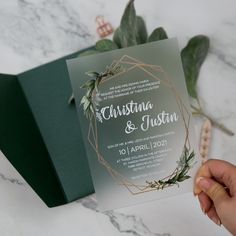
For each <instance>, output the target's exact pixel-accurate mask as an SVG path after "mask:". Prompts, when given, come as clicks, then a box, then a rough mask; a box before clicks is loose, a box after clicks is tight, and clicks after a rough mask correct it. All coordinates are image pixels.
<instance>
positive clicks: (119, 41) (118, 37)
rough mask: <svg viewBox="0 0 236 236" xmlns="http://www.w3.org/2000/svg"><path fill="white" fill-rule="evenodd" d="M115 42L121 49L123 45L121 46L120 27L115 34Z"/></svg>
mask: <svg viewBox="0 0 236 236" xmlns="http://www.w3.org/2000/svg"><path fill="white" fill-rule="evenodd" d="M113 41H114V43H115V44H116V45H117V46H118V48H121V47H122V44H121V30H120V27H118V28H117V29H116V30H115V32H114V34H113Z"/></svg>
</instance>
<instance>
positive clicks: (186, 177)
mask: <svg viewBox="0 0 236 236" xmlns="http://www.w3.org/2000/svg"><path fill="white" fill-rule="evenodd" d="M190 178H191V176H189V175H185V176H183V177H181V178H179V179H178V181H179V182H183V181H184V180H186V179H190Z"/></svg>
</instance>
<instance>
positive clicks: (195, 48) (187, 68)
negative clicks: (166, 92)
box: [69, 0, 234, 136]
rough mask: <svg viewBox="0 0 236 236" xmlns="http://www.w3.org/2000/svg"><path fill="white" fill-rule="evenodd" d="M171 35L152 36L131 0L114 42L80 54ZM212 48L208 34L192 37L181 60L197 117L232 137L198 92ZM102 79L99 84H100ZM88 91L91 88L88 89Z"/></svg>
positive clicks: (162, 32) (101, 43) (106, 41)
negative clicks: (208, 111)
mask: <svg viewBox="0 0 236 236" xmlns="http://www.w3.org/2000/svg"><path fill="white" fill-rule="evenodd" d="M167 38H168V36H167V33H166V31H165V30H164V29H163V28H162V27H159V28H156V29H154V30H153V32H152V33H151V34H150V35H149V36H148V33H147V28H146V24H145V22H144V20H143V18H142V17H141V16H137V15H136V11H135V7H134V0H130V1H129V2H128V4H127V6H126V8H125V11H124V14H123V16H122V18H121V22H120V26H119V27H118V28H117V29H116V30H115V32H114V35H113V40H110V39H101V40H99V41H98V42H97V43H96V45H95V48H94V49H93V50H88V51H85V52H83V53H80V54H79V56H87V55H92V54H95V53H101V52H106V51H111V50H114V49H119V48H125V47H130V46H134V45H138V44H143V43H148V42H154V41H159V40H163V39H167ZM209 47H210V40H209V38H208V37H207V36H205V35H197V36H194V37H192V38H191V39H190V40H189V42H188V43H187V45H186V46H185V47H184V48H183V49H182V51H181V59H182V64H183V70H184V74H185V80H186V85H187V90H188V94H189V96H190V97H191V98H192V105H191V107H192V109H193V114H194V115H201V116H203V117H206V118H208V119H209V120H210V121H211V123H212V124H213V126H215V127H217V128H219V129H220V130H222V131H223V132H224V133H226V134H228V135H231V136H232V135H234V133H233V132H232V131H231V130H229V129H228V128H226V127H225V126H224V125H223V124H220V123H219V122H218V121H216V120H215V119H213V118H212V117H210V116H209V115H208V114H206V113H205V112H204V111H203V109H202V107H201V104H200V101H199V97H198V93H197V88H196V85H197V79H198V76H199V72H200V68H201V65H202V64H203V62H204V60H205V59H206V57H207V54H208V50H209ZM99 78H100V77H99V76H98V75H97V74H94V79H93V80H91V81H92V84H90V86H89V89H90V88H94V87H95V83H99V82H100V80H101V79H99ZM98 79H99V81H97V80H98ZM87 89H88V88H87ZM72 101H74V97H73V95H72V96H71V98H70V99H69V103H72Z"/></svg>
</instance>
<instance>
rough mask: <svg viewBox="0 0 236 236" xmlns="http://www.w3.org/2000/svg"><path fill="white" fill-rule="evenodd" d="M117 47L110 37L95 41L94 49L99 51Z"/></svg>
mask: <svg viewBox="0 0 236 236" xmlns="http://www.w3.org/2000/svg"><path fill="white" fill-rule="evenodd" d="M117 48H118V47H117V45H116V44H115V43H114V42H112V41H111V40H110V39H101V40H99V41H98V42H97V43H96V50H98V51H99V52H106V51H111V50H114V49H117Z"/></svg>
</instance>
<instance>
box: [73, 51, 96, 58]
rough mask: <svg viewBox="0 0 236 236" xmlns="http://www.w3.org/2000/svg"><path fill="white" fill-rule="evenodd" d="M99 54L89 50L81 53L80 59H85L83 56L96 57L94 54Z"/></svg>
mask: <svg viewBox="0 0 236 236" xmlns="http://www.w3.org/2000/svg"><path fill="white" fill-rule="evenodd" d="M98 53H99V52H98V51H97V50H87V51H84V52H81V53H80V54H79V55H78V57H83V56H89V55H94V54H98Z"/></svg>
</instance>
